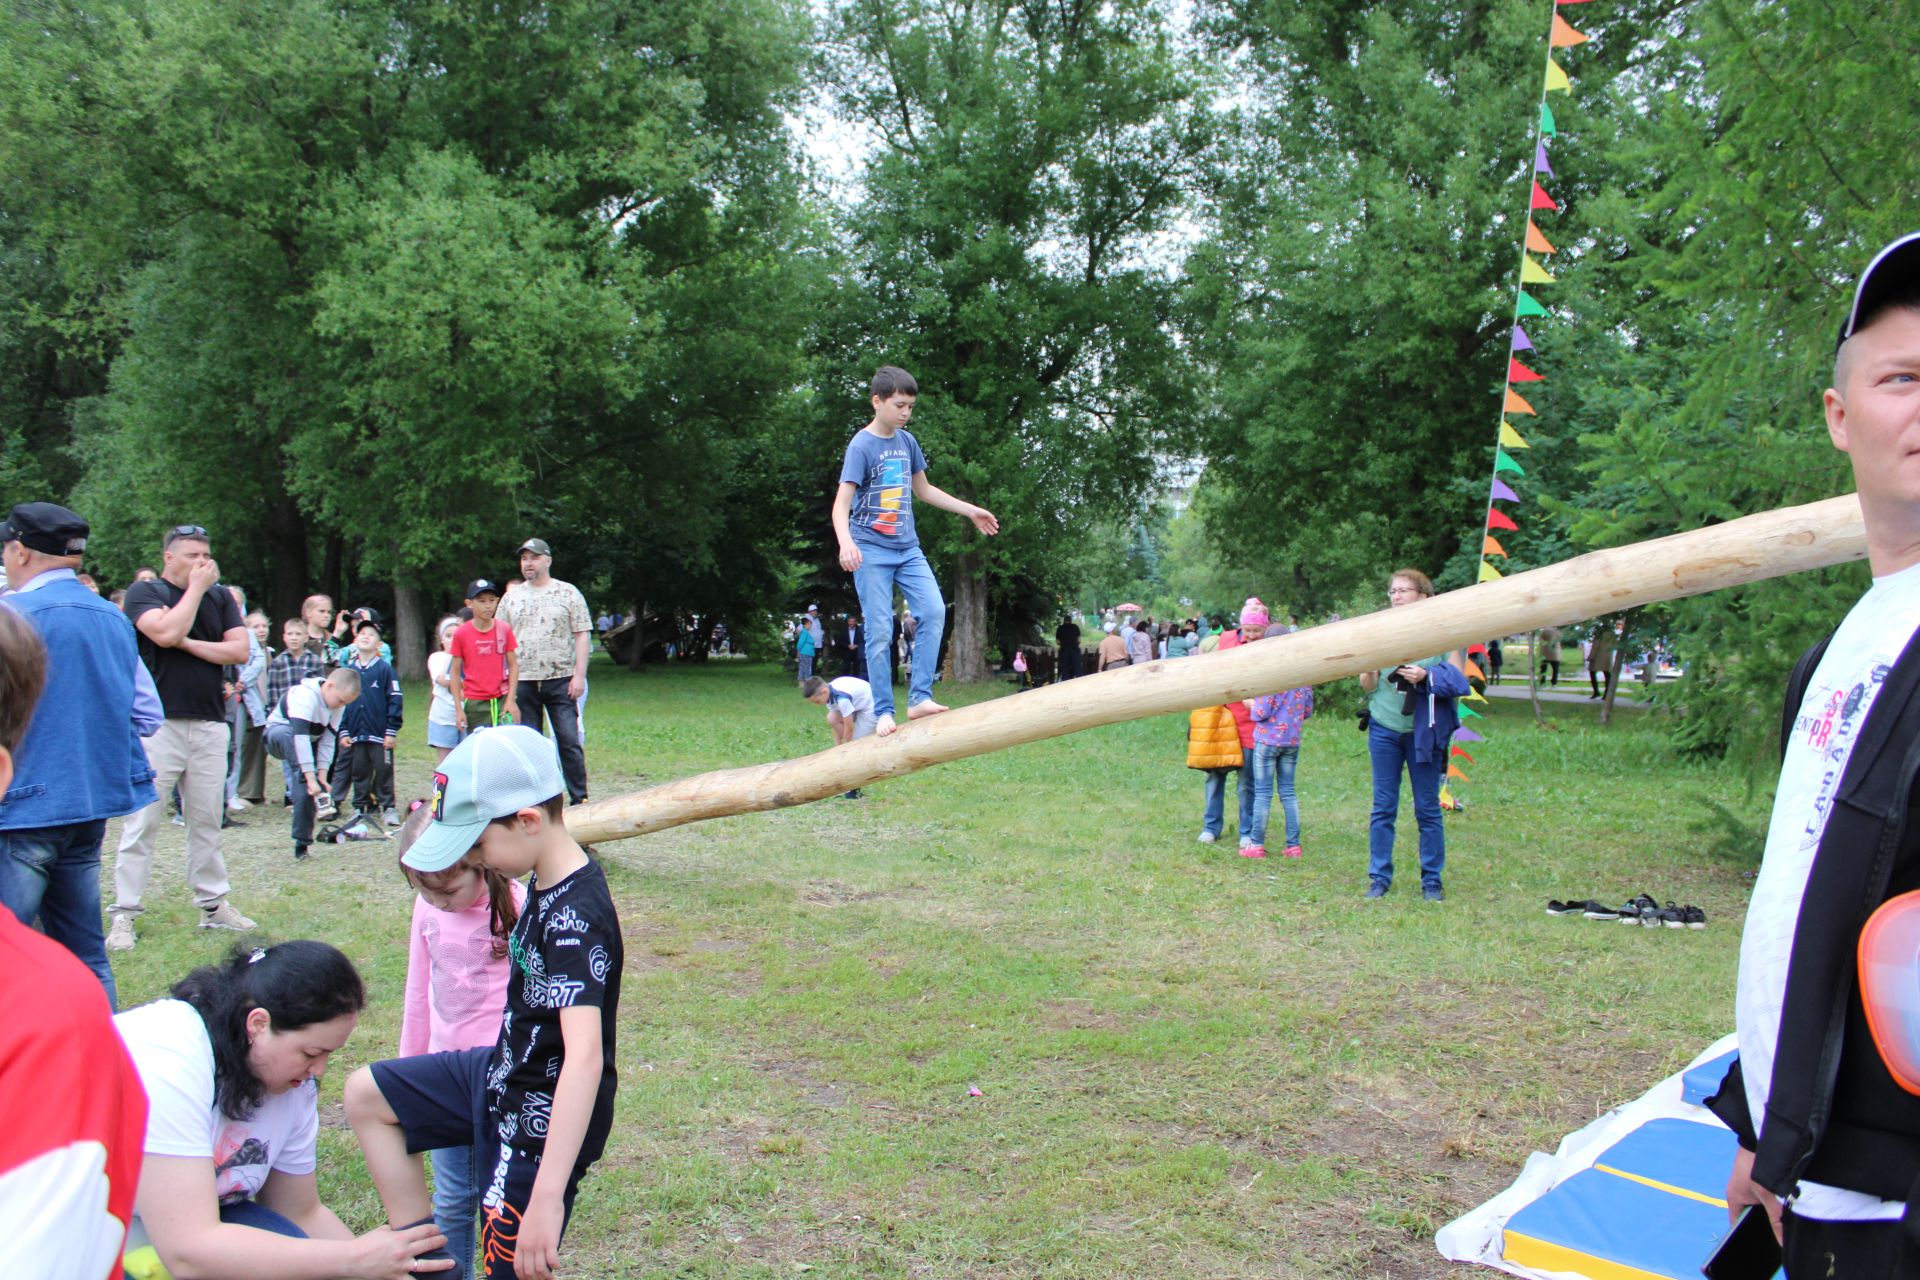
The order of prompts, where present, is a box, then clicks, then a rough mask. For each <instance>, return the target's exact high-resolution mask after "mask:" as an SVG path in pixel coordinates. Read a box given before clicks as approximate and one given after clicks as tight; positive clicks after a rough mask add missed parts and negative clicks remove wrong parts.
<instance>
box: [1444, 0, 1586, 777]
mask: <svg viewBox="0 0 1920 1280" xmlns="http://www.w3.org/2000/svg"><path fill="white" fill-rule="evenodd" d="M1585 3H1587V0H1553V4H1552V11H1553V25H1552V26H1551V27H1550V28H1549V29H1548V32H1547V56H1546V63H1547V65H1546V76H1545V80H1544V82H1543V84H1542V86H1541V89H1540V115H1539V120H1538V122H1537V124H1536V126H1535V129H1534V139H1533V189H1532V191H1531V192H1530V193H1529V196H1528V201H1527V217H1526V227H1527V229H1526V235H1525V238H1524V239H1523V240H1522V242H1521V247H1520V279H1519V282H1518V283H1517V284H1516V285H1515V286H1514V290H1513V327H1512V337H1511V340H1510V341H1509V342H1508V345H1507V379H1506V385H1505V387H1504V388H1503V389H1502V392H1501V404H1500V429H1499V432H1498V433H1497V435H1496V437H1495V440H1494V446H1493V474H1492V477H1491V483H1490V485H1489V486H1488V492H1487V515H1486V521H1485V525H1484V527H1483V528H1482V529H1481V532H1480V576H1479V580H1480V581H1481V582H1492V581H1494V580H1495V579H1497V578H1500V577H1502V576H1504V575H1502V573H1501V572H1500V570H1499V569H1497V568H1495V567H1494V564H1493V561H1494V560H1495V559H1496V558H1497V559H1500V560H1507V559H1508V558H1509V557H1508V555H1507V549H1506V548H1505V547H1504V546H1502V545H1501V542H1500V539H1499V538H1498V537H1496V536H1495V534H1496V533H1518V532H1519V530H1520V526H1519V524H1518V523H1517V522H1516V521H1515V520H1514V518H1513V517H1512V516H1511V515H1510V514H1508V513H1507V512H1506V511H1504V510H1502V509H1501V508H1500V507H1499V506H1498V505H1496V504H1498V503H1502V502H1505V503H1510V504H1513V505H1515V506H1517V505H1519V503H1520V501H1521V499H1520V495H1519V494H1518V493H1517V492H1515V490H1514V488H1513V485H1512V484H1511V483H1510V479H1524V478H1525V477H1526V474H1527V473H1526V469H1525V468H1524V467H1522V466H1521V465H1520V463H1519V462H1517V461H1516V460H1515V459H1514V456H1513V455H1514V454H1515V453H1516V452H1519V451H1521V450H1525V449H1529V448H1531V447H1532V446H1531V445H1529V444H1528V443H1527V439H1526V437H1525V436H1524V435H1522V434H1521V433H1520V428H1519V427H1517V426H1515V425H1514V422H1515V420H1516V419H1520V418H1532V417H1538V416H1539V415H1538V413H1537V412H1536V411H1535V410H1534V407H1533V405H1532V404H1530V403H1529V402H1528V400H1527V397H1526V396H1525V395H1524V394H1522V393H1521V392H1520V391H1519V390H1517V389H1516V388H1519V387H1524V386H1527V385H1529V384H1531V383H1536V382H1544V381H1546V377H1545V375H1543V374H1542V373H1540V372H1539V370H1538V369H1536V368H1534V365H1536V364H1538V363H1539V362H1540V359H1539V351H1538V349H1537V348H1536V347H1535V346H1534V344H1533V339H1532V338H1531V337H1530V336H1529V335H1528V334H1527V330H1526V328H1525V326H1524V325H1523V324H1522V321H1527V320H1535V321H1539V320H1549V319H1551V317H1552V313H1551V312H1549V311H1548V310H1547V308H1546V307H1545V306H1543V305H1541V303H1540V302H1539V300H1538V299H1536V298H1535V297H1534V296H1533V295H1532V294H1531V293H1528V292H1527V289H1528V287H1529V286H1532V287H1534V288H1540V287H1542V286H1546V285H1551V284H1553V283H1554V276H1553V273H1552V272H1551V271H1549V270H1547V265H1546V259H1548V258H1550V257H1552V256H1553V255H1554V254H1555V253H1557V252H1559V251H1558V250H1557V249H1556V248H1554V245H1553V242H1552V241H1551V240H1549V239H1547V235H1546V232H1544V231H1542V230H1541V229H1540V224H1539V222H1537V221H1536V218H1537V217H1540V216H1544V215H1547V214H1559V213H1561V212H1563V210H1562V207H1561V205H1560V202H1559V201H1557V200H1555V199H1554V198H1553V196H1552V195H1551V194H1550V193H1549V192H1548V191H1547V188H1546V187H1545V186H1544V185H1542V179H1545V180H1547V181H1552V180H1553V177H1554V172H1553V165H1552V163H1551V162H1550V160H1549V159H1548V156H1547V142H1548V140H1549V139H1551V138H1555V137H1557V136H1559V129H1558V127H1557V126H1556V124H1555V122H1554V118H1553V105H1552V103H1551V101H1550V99H1549V97H1548V95H1550V94H1555V93H1564V94H1567V95H1568V96H1571V95H1572V93H1573V81H1572V80H1571V79H1569V78H1568V76H1567V71H1566V68H1565V67H1563V66H1561V65H1560V61H1559V56H1560V51H1561V50H1563V49H1572V48H1575V47H1576V46H1579V45H1583V44H1585V43H1586V42H1587V41H1588V39H1590V37H1589V36H1587V35H1586V34H1585V33H1584V32H1581V31H1578V30H1575V29H1574V27H1573V24H1572V23H1570V22H1568V21H1567V20H1566V19H1565V18H1563V17H1561V16H1560V9H1561V7H1562V6H1565V5H1573V4H1585ZM1536 255H1537V256H1536ZM1537 327H1538V326H1536V328H1537ZM1529 361H1531V362H1532V363H1531V364H1530V363H1528V362H1529ZM1486 654H1487V647H1486V646H1485V645H1484V644H1476V645H1474V646H1472V647H1471V648H1470V649H1468V650H1467V678H1468V679H1473V678H1475V677H1479V678H1480V680H1481V681H1482V682H1483V683H1484V682H1485V680H1486V673H1485V672H1484V671H1483V670H1482V669H1481V667H1480V664H1479V662H1477V661H1475V658H1476V657H1478V658H1479V659H1481V660H1484V659H1485V658H1486ZM1486 701H1487V699H1486V695H1485V694H1483V693H1480V692H1478V691H1477V690H1476V691H1475V692H1473V693H1472V694H1470V695H1469V696H1468V697H1466V698H1463V699H1461V701H1460V728H1459V729H1458V730H1456V731H1455V732H1454V735H1453V742H1452V744H1451V746H1450V747H1449V748H1448V757H1447V777H1446V781H1445V782H1444V783H1442V784H1441V788H1440V803H1441V805H1442V806H1443V807H1445V808H1448V809H1456V808H1458V807H1459V802H1458V800H1457V799H1456V798H1455V796H1454V794H1453V784H1454V783H1456V782H1467V781H1468V780H1469V779H1468V777H1467V774H1466V771H1465V770H1464V769H1462V768H1461V767H1460V765H1459V763H1458V762H1459V761H1463V760H1464V761H1465V762H1466V763H1467V764H1473V763H1474V758H1473V756H1472V755H1471V754H1470V753H1469V752H1468V751H1467V749H1466V745H1465V744H1468V743H1473V742H1484V741H1486V739H1485V737H1484V735H1482V734H1480V733H1478V732H1476V731H1475V730H1474V729H1473V728H1471V727H1470V726H1469V724H1468V721H1470V720H1479V719H1482V718H1483V717H1482V716H1481V713H1480V712H1478V711H1476V710H1475V709H1474V708H1473V706H1472V705H1471V704H1473V703H1476V702H1477V703H1479V704H1481V705H1482V706H1484V705H1486Z"/></svg>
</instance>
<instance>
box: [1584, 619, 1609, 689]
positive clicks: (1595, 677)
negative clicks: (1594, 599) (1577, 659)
mask: <svg viewBox="0 0 1920 1280" xmlns="http://www.w3.org/2000/svg"><path fill="white" fill-rule="evenodd" d="M1613 649H1614V635H1613V623H1612V622H1611V621H1610V620H1608V619H1606V618H1602V619H1600V621H1598V622H1596V623H1595V624H1594V627H1593V639H1592V642H1591V644H1590V645H1589V646H1588V648H1587V682H1588V684H1590V685H1591V686H1592V688H1593V693H1592V694H1591V695H1589V697H1590V698H1600V697H1604V696H1606V695H1607V694H1610V693H1612V692H1613ZM1603 686H1604V687H1603Z"/></svg>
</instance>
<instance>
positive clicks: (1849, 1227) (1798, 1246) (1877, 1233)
mask: <svg viewBox="0 0 1920 1280" xmlns="http://www.w3.org/2000/svg"><path fill="white" fill-rule="evenodd" d="M1785 1226H1786V1237H1787V1242H1786V1266H1787V1280H1825V1277H1828V1276H1832V1277H1834V1278H1835V1280H1853V1278H1854V1277H1856V1276H1858V1277H1861V1278H1862V1280H1865V1278H1866V1277H1869V1276H1871V1277H1873V1280H1916V1278H1917V1277H1920V1258H1916V1257H1915V1256H1914V1253H1913V1250H1911V1249H1908V1248H1905V1247H1904V1243H1903V1241H1902V1239H1901V1236H1900V1222H1899V1220H1898V1219H1892V1220H1889V1221H1885V1222H1824V1221H1821V1220H1820V1219H1818V1218H1801V1217H1797V1216H1795V1214H1794V1212H1793V1209H1792V1207H1791V1206H1789V1207H1788V1209H1787V1212H1786V1223H1785Z"/></svg>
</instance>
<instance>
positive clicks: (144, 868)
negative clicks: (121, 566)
mask: <svg viewBox="0 0 1920 1280" xmlns="http://www.w3.org/2000/svg"><path fill="white" fill-rule="evenodd" d="M162 556H163V559H162V563H161V576H160V578H159V579H158V580H156V581H153V582H138V583H135V584H134V585H133V586H132V587H131V588H129V589H128V591H127V603H126V613H127V617H128V618H130V619H131V620H132V622H133V625H134V627H135V629H136V630H137V631H138V632H139V633H140V657H141V660H142V661H143V662H145V663H146V664H147V669H148V670H149V671H150V672H151V673H152V674H153V682H154V685H155V686H156V687H157V688H158V689H159V691H160V703H161V706H162V708H163V709H164V710H165V712H166V723H165V724H163V725H161V726H160V728H159V729H158V730H156V731H155V732H154V734H153V736H152V737H150V738H148V739H147V759H148V760H149V761H150V762H151V763H152V765H153V769H154V789H155V792H156V794H158V795H160V796H162V797H164V796H166V795H167V794H168V793H169V792H171V791H172V790H173V789H174V787H175V786H176V785H177V786H178V787H179V789H180V808H181V813H182V816H183V817H184V818H185V820H186V828H187V886H188V888H189V889H190V890H191V892H192V894H193V900H194V903H195V905H197V906H198V907H199V908H200V927H201V928H203V929H233V930H237V931H240V932H245V931H247V930H250V929H252V928H254V927H255V926H254V922H253V921H252V920H249V919H248V918H247V917H246V916H243V915H241V914H240V912H239V911H237V910H235V909H234V906H233V904H232V903H230V902H228V901H227V894H228V893H229V892H230V891H231V889H232V886H231V884H230V883H229V882H228V880H227V864H226V859H225V858H224V857H223V856H222V854H221V848H220V820H221V818H222V816H223V815H224V811H225V803H224V798H225V792H226V779H227V745H228V742H229V738H230V735H229V734H228V731H227V716H226V706H225V702H224V699H223V697H222V694H221V684H222V672H221V667H222V665H223V664H225V663H229V662H232V663H240V662H244V661H246V658H247V632H246V625H245V622H244V621H243V620H242V618H241V616H240V609H239V606H238V605H236V604H235V603H234V600H233V596H232V594H231V593H230V592H229V591H228V590H227V589H226V588H225V587H223V586H221V585H220V566H219V565H218V564H217V563H216V562H215V561H214V559H213V552H212V547H211V543H210V542H209V540H208V536H207V531H206V530H205V529H204V528H202V527H200V526H199V525H194V524H182V525H176V526H174V527H173V528H171V529H169V530H168V531H167V533H166V538H165V544H164V549H163V551H162ZM164 810H165V802H164V800H155V801H154V802H153V803H152V804H150V805H148V806H147V807H146V808H144V809H141V810H140V811H139V812H138V813H136V814H134V815H133V816H132V817H130V818H128V819H127V821H126V824H125V826H123V827H122V829H121V835H120V848H119V851H118V854H117V856H116V858H115V865H114V876H113V878H114V903H113V925H112V927H111V928H110V929H108V931H107V950H109V951H127V950H130V949H132V947H133V945H134V943H135V941H136V937H135V933H134V927H133V922H134V919H135V917H137V916H138V915H140V913H141V912H142V911H144V910H145V906H144V905H143V903H142V899H143V898H144V896H145V894H146V889H147V877H148V876H149V875H150V874H151V873H152V870H153V845H154V837H155V835H156V834H157V832H158V829H159V826H160V823H161V821H162V819H163V817H164Z"/></svg>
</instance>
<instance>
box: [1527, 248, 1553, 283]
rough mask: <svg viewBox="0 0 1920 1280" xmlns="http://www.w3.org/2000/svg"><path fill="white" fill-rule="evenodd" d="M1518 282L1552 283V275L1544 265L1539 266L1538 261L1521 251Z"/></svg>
mask: <svg viewBox="0 0 1920 1280" xmlns="http://www.w3.org/2000/svg"><path fill="white" fill-rule="evenodd" d="M1520 283H1521V284H1552V283H1553V277H1552V276H1551V275H1550V274H1548V272H1547V269H1546V268H1545V267H1543V266H1541V265H1540V264H1539V263H1537V262H1535V261H1534V260H1533V259H1532V258H1531V257H1529V256H1528V255H1527V254H1524V253H1523V254H1521V255H1520Z"/></svg>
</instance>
